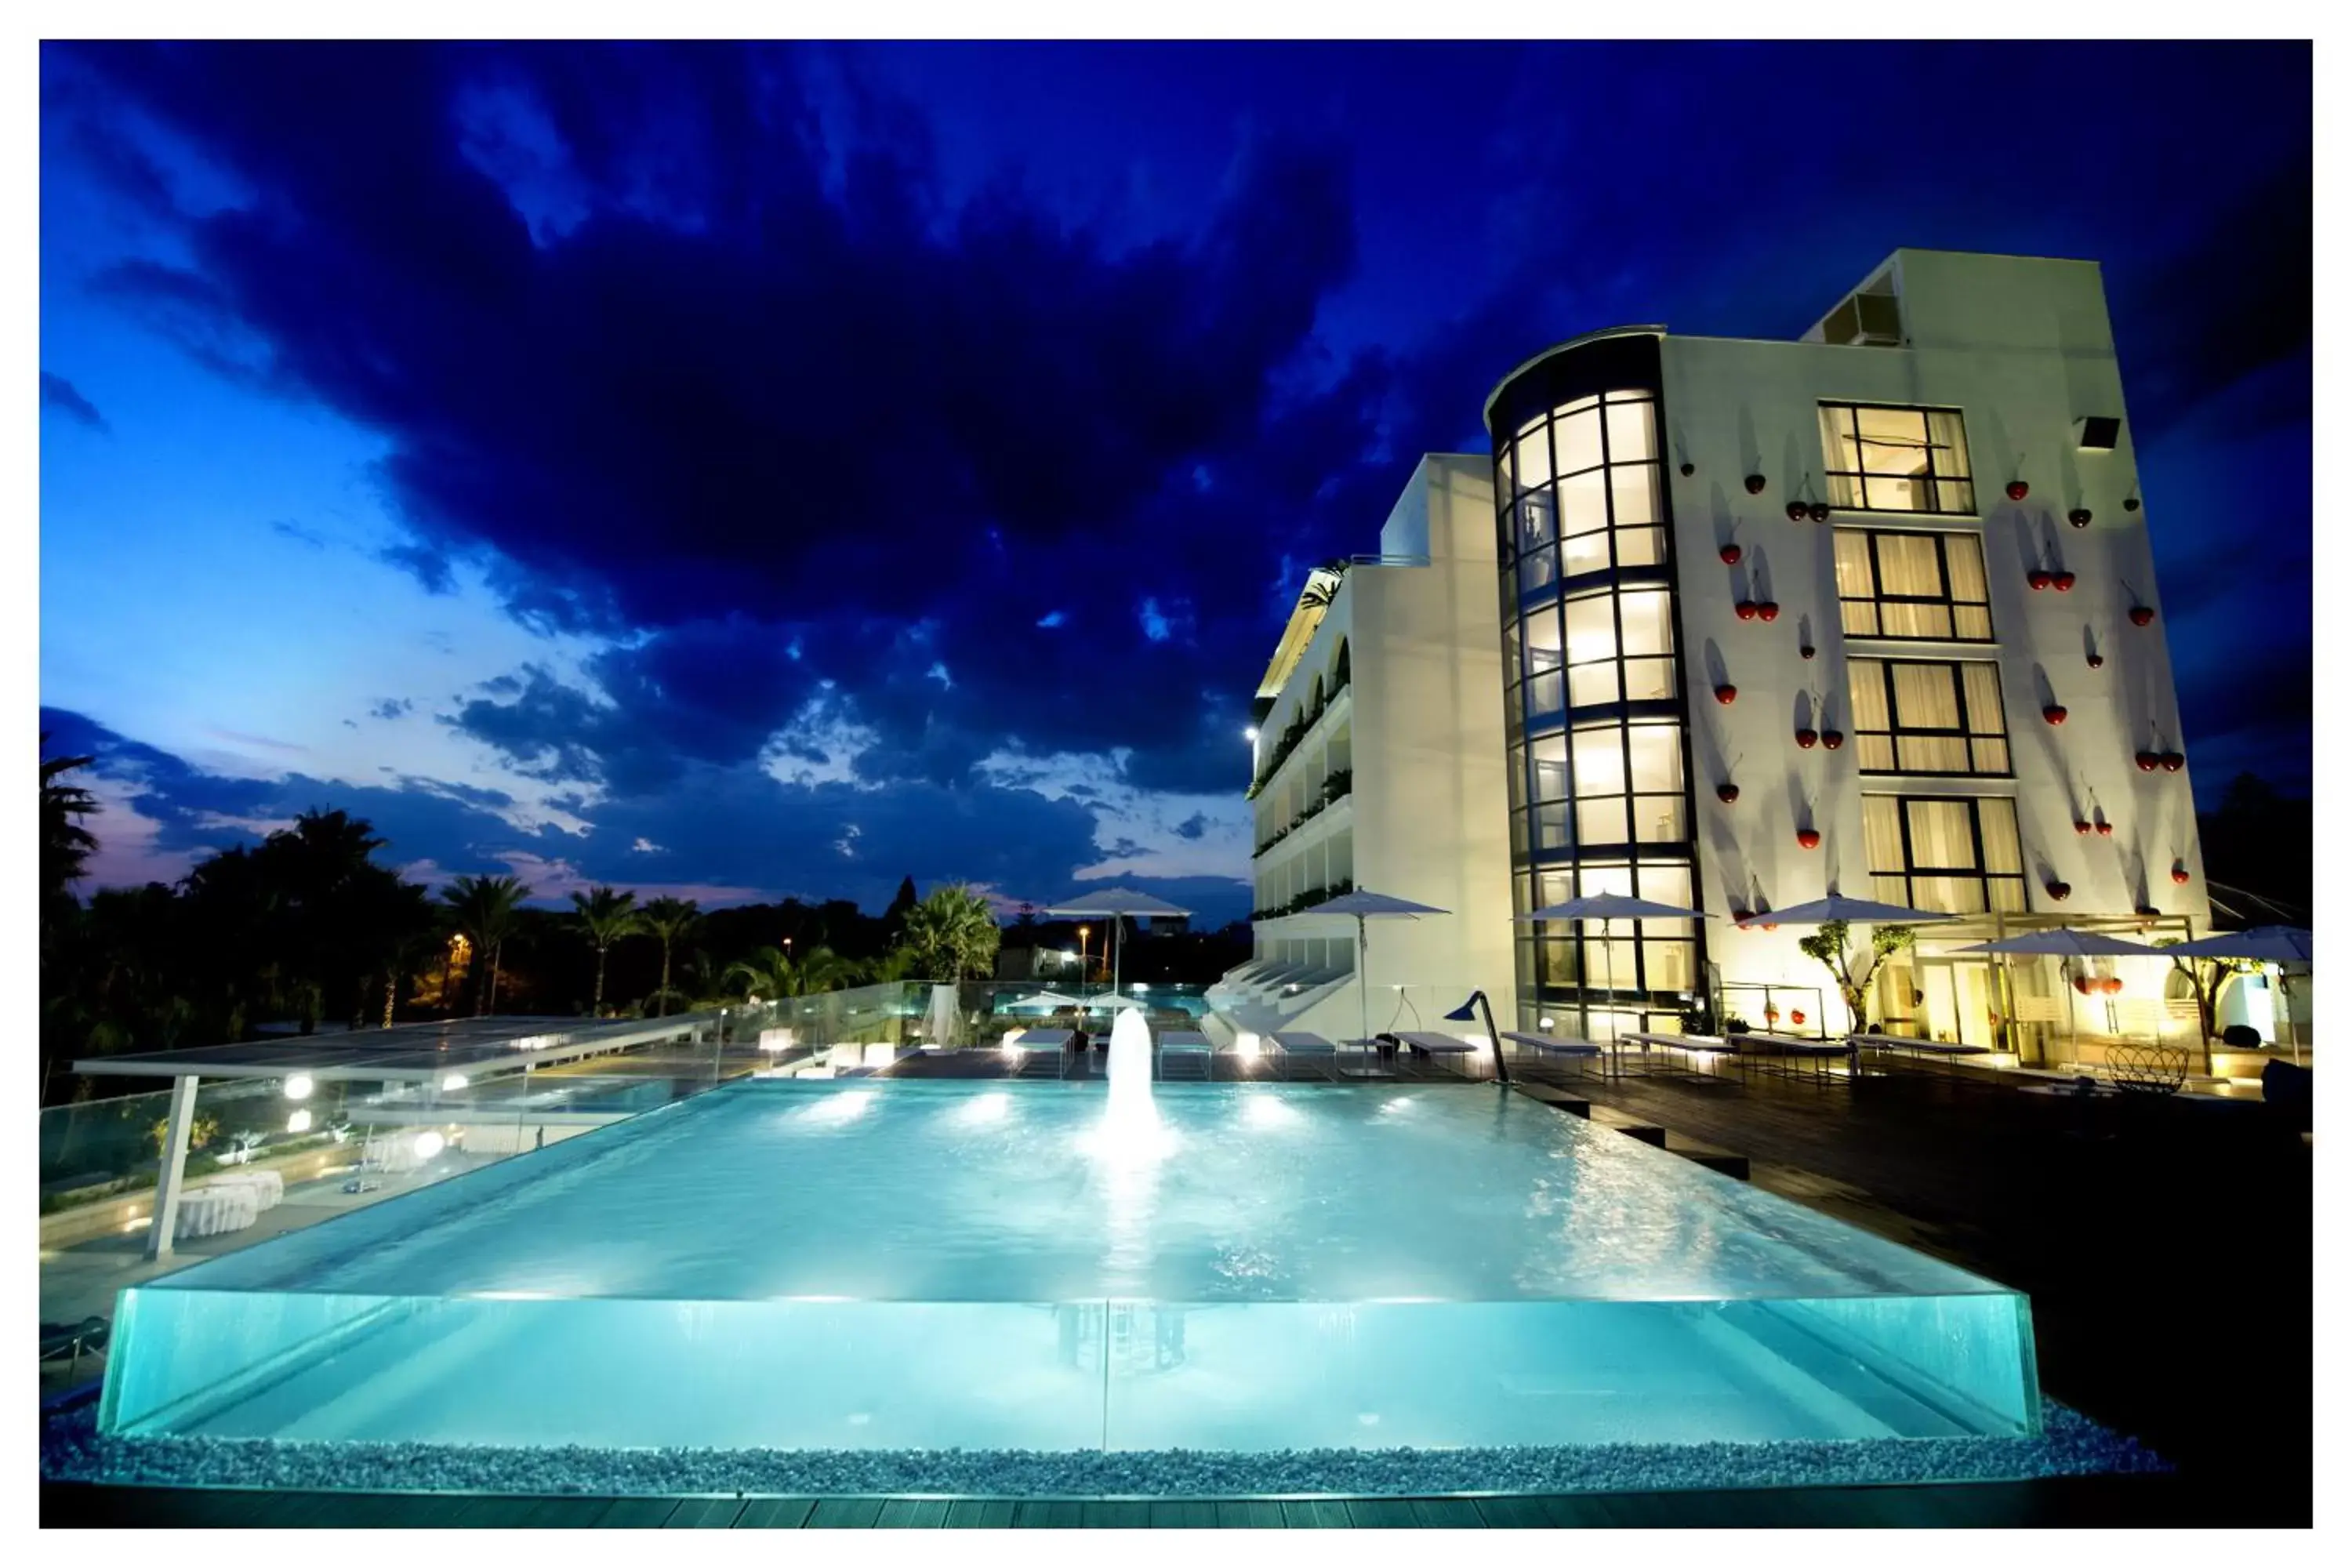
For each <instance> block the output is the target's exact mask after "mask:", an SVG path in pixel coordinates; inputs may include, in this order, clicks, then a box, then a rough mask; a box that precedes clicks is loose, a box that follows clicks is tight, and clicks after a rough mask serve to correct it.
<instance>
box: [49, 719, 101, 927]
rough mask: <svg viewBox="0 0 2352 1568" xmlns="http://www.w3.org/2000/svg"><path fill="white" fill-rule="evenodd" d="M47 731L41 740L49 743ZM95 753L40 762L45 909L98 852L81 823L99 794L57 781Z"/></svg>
mask: <svg viewBox="0 0 2352 1568" xmlns="http://www.w3.org/2000/svg"><path fill="white" fill-rule="evenodd" d="M48 742H49V738H48V736H47V735H43V736H42V737H41V743H42V744H43V745H44V746H46V745H47V744H48ZM95 761H97V759H96V758H94V757H50V758H47V759H46V760H44V761H43V762H42V763H41V903H42V907H43V908H44V909H45V910H46V909H47V907H48V906H49V905H50V904H51V903H52V902H54V901H55V900H58V899H59V898H62V897H63V896H64V895H65V894H66V892H67V891H68V889H70V888H71V887H72V885H73V884H74V883H75V882H77V881H79V880H80V879H81V874H82V868H83V866H84V865H86V864H87V863H88V861H89V858H90V856H91V855H92V854H94V853H96V852H97V849H98V840H97V839H96V838H95V837H92V836H91V834H90V831H89V828H87V827H84V826H82V825H81V819H82V818H83V817H85V816H94V815H96V813H97V812H98V810H99V809H100V808H99V804H98V797H97V796H96V795H92V794H90V793H89V791H88V790H86V789H84V788H82V787H81V786H80V785H79V784H60V783H58V780H59V779H61V778H63V777H64V776H65V775H66V774H67V773H72V772H73V771H74V770H76V769H77V768H86V767H88V766H89V765H90V763H93V762H95Z"/></svg>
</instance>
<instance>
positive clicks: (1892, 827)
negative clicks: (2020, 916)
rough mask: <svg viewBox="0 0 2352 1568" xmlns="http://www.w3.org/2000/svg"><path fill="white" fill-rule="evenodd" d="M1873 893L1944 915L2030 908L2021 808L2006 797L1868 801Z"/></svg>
mask: <svg viewBox="0 0 2352 1568" xmlns="http://www.w3.org/2000/svg"><path fill="white" fill-rule="evenodd" d="M1862 839H1863V852H1864V856H1865V857H1866V858H1868V860H1869V862H1870V872H1871V886H1872V889H1873V893H1872V896H1873V897H1874V898H1878V899H1881V900H1885V902H1887V903H1891V904H1907V905H1909V906H1910V907H1911V908H1913V909H1916V910H1936V911H1937V913H1940V914H1952V915H1974V914H1983V913H1985V912H1986V911H1988V910H2001V911H2004V912H2007V913H2017V912H2020V911H2021V910H2024V908H2025V861H2024V858H2023V857H2022V856H2021V854H2020V853H2019V850H2018V844H2017V807H2016V805H2015V804H2014V803H2012V802H2010V801H2007V800H1999V799H1990V798H1988V799H1983V800H1955V799H1938V798H1934V797H1926V796H1918V795H1864V796H1863V797H1862Z"/></svg>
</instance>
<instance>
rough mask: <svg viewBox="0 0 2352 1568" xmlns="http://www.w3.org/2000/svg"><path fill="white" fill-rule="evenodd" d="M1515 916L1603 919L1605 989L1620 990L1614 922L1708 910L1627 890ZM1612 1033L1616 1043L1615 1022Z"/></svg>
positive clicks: (1683, 917) (1588, 1016)
mask: <svg viewBox="0 0 2352 1568" xmlns="http://www.w3.org/2000/svg"><path fill="white" fill-rule="evenodd" d="M1513 918H1514V919H1516V920H1517V921H1522V922H1525V923H1528V924H1532V923H1534V922H1537V921H1600V922H1601V989H1602V990H1604V991H1612V992H1613V991H1615V990H1616V989H1617V975H1616V971H1615V961H1616V956H1617V955H1616V952H1615V947H1614V944H1613V943H1612V942H1611V941H1610V940H1609V922H1610V921H1703V920H1705V919H1706V910H1685V909H1682V908H1680V907H1678V906H1676V905H1674V904H1661V903H1656V902H1654V901H1653V900H1648V899H1636V898H1633V897H1630V896H1628V895H1626V894H1624V893H1589V894H1587V895H1586V896H1584V897H1583V898H1580V899H1570V900H1567V901H1566V902H1564V903H1558V904H1546V905H1545V906H1544V907H1543V908H1541V909H1539V910H1528V912H1527V913H1526V914H1523V915H1517V916H1514V917H1513ZM1578 973H1582V965H1581V964H1580V965H1579V966H1578ZM1582 989H1583V991H1584V992H1585V994H1586V997H1587V1000H1586V1002H1585V1004H1584V1020H1583V1023H1584V1032H1585V1033H1586V1034H1587V1035H1588V1036H1589V1035H1591V1033H1592V1003H1591V1000H1590V998H1591V986H1589V985H1588V986H1584V987H1582ZM1610 1016H1611V1017H1612V1020H1613V1019H1614V1017H1615V1016H1616V1015H1615V1013H1614V1012H1613V1010H1612V1013H1611V1015H1610ZM1609 1035H1610V1044H1612V1046H1613V1045H1615V1044H1616V1035H1617V1026H1616V1024H1615V1023H1614V1022H1613V1021H1612V1023H1611V1024H1610V1026H1609Z"/></svg>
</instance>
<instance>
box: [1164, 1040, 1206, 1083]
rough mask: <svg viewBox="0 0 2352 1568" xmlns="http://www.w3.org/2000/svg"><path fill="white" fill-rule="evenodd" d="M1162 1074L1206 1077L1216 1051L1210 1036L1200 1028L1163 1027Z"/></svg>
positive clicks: (1182, 1077)
mask: <svg viewBox="0 0 2352 1568" xmlns="http://www.w3.org/2000/svg"><path fill="white" fill-rule="evenodd" d="M1158 1044H1159V1047H1160V1077H1161V1078H1162V1079H1193V1078H1197V1079H1206V1078H1208V1077H1209V1076H1210V1064H1211V1063H1212V1062H1213V1061H1214V1060H1215V1059H1216V1053H1215V1051H1214V1049H1213V1048H1212V1047H1211V1046H1210V1044H1209V1037H1208V1036H1206V1035H1204V1034H1202V1033H1201V1032H1200V1031H1199V1030H1198V1029H1163V1030H1161V1031H1160V1039H1159V1042H1158Z"/></svg>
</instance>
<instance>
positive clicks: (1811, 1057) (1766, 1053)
mask: <svg viewBox="0 0 2352 1568" xmlns="http://www.w3.org/2000/svg"><path fill="white" fill-rule="evenodd" d="M1727 1038H1728V1039H1729V1041H1730V1042H1731V1046H1732V1049H1733V1050H1734V1052H1736V1053H1737V1055H1738V1059H1739V1064H1740V1066H1741V1068H1743V1069H1745V1068H1748V1067H1756V1068H1759V1070H1769V1069H1766V1068H1763V1064H1764V1063H1765V1062H1768V1061H1780V1062H1784V1063H1798V1062H1802V1063H1808V1064H1810V1065H1811V1068H1812V1069H1813V1076H1814V1077H1816V1078H1827V1077H1828V1076H1829V1067H1830V1063H1831V1062H1832V1061H1851V1060H1853V1047H1852V1046H1851V1045H1849V1044H1848V1043H1846V1042H1844V1041H1843V1040H1821V1039H1810V1038H1806V1037H1801V1036H1797V1035H1768V1034H1761V1033H1759V1032H1757V1031H1755V1030H1744V1031H1742V1032H1740V1033H1738V1034H1735V1035H1730V1036H1727ZM1789 1070H1790V1073H1791V1074H1792V1075H1793V1073H1794V1071H1795V1068H1793V1067H1791V1068H1790V1069H1789Z"/></svg>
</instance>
